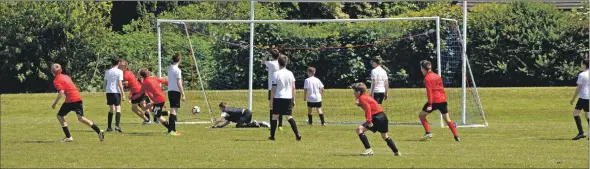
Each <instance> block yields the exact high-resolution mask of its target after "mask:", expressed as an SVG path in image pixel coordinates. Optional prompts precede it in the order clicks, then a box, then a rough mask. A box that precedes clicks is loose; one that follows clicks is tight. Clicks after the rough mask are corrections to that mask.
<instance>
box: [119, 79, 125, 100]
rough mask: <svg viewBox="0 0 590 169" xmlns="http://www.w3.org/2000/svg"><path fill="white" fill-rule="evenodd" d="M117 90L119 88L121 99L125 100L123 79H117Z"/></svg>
mask: <svg viewBox="0 0 590 169" xmlns="http://www.w3.org/2000/svg"><path fill="white" fill-rule="evenodd" d="M119 90H121V96H122V97H121V101H125V90H123V81H121V80H119Z"/></svg>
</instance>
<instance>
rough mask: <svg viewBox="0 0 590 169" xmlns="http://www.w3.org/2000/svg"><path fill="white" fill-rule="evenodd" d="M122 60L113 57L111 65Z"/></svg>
mask: <svg viewBox="0 0 590 169" xmlns="http://www.w3.org/2000/svg"><path fill="white" fill-rule="evenodd" d="M119 62H121V60H120V59H119V58H112V59H111V66H115V65H118V64H119Z"/></svg>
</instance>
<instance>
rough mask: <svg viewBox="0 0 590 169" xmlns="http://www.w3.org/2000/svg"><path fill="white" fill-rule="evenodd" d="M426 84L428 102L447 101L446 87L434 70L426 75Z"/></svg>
mask: <svg viewBox="0 0 590 169" xmlns="http://www.w3.org/2000/svg"><path fill="white" fill-rule="evenodd" d="M424 86H426V95H427V96H428V103H429V104H430V106H432V103H443V102H446V101H447V96H446V94H445V87H444V86H443V82H442V79H441V78H440V76H438V74H436V73H434V72H428V73H427V74H426V76H425V77H424Z"/></svg>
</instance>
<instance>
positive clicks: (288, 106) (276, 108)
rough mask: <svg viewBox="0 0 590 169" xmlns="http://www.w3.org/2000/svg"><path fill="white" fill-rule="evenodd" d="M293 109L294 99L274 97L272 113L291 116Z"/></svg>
mask: <svg viewBox="0 0 590 169" xmlns="http://www.w3.org/2000/svg"><path fill="white" fill-rule="evenodd" d="M292 110H293V99H279V98H274V99H273V103H272V113H273V114H278V115H287V116H290V115H291V114H292Z"/></svg>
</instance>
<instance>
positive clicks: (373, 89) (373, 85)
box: [371, 79, 377, 97]
mask: <svg viewBox="0 0 590 169" xmlns="http://www.w3.org/2000/svg"><path fill="white" fill-rule="evenodd" d="M375 82H377V81H376V80H375V79H373V80H371V97H373V94H374V93H375Z"/></svg>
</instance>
